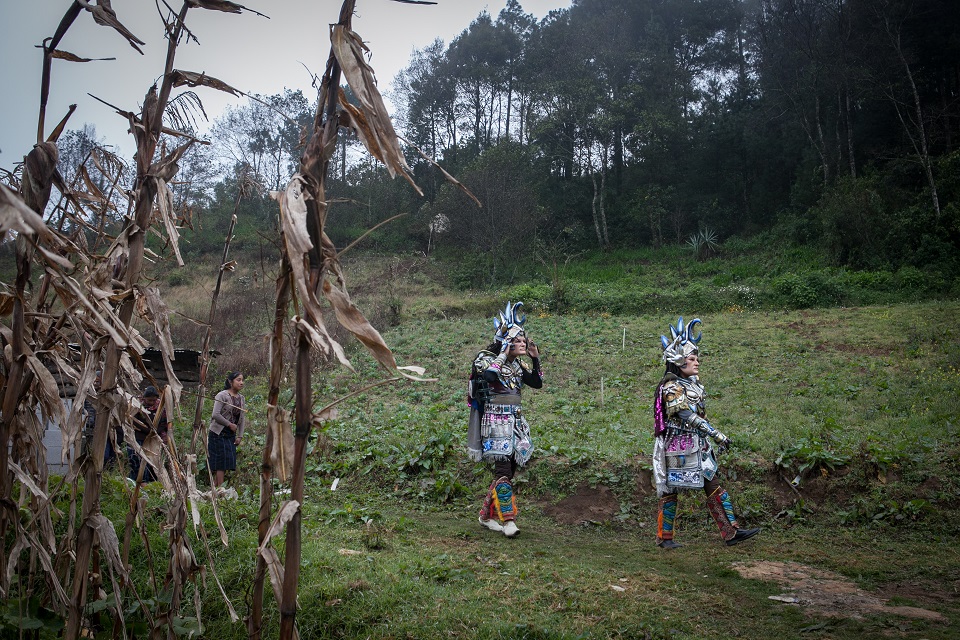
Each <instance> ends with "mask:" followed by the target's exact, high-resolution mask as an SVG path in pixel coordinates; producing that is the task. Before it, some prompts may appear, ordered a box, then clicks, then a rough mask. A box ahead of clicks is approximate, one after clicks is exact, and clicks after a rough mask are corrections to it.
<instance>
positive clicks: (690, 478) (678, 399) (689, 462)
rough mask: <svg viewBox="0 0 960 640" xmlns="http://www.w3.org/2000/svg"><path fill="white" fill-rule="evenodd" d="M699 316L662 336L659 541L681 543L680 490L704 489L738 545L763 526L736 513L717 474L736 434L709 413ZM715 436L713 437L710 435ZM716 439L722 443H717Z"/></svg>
mask: <svg viewBox="0 0 960 640" xmlns="http://www.w3.org/2000/svg"><path fill="white" fill-rule="evenodd" d="M698 324H701V322H700V320H699V319H695V320H692V321H691V322H690V323H689V324H687V325H684V324H683V318H682V317H681V318H680V319H679V320H678V321H677V324H676V326H673V325H671V326H670V338H669V339H668V338H667V337H666V336H660V342H661V345H662V347H663V362H664V363H666V367H667V370H666V371H665V372H664V375H663V378H662V379H661V380H660V384H659V385H658V386H657V394H656V397H655V398H654V423H655V428H654V434H653V435H654V444H653V478H654V481H655V482H656V485H657V496H658V497H659V498H660V512H659V514H658V517H657V545H658V546H659V547H661V548H663V549H676V548H677V547H680V546H681V545H680V544H678V543H676V542H674V540H673V529H674V520H675V519H676V515H677V492H678V491H680V490H684V489H701V488H702V489H703V492H704V493H705V494H706V496H707V509H708V510H709V511H710V515H711V516H713V519H714V521H715V522H716V523H717V528H719V529H720V536H721V537H722V538H723V540H724V542H725V543H726V544H727V545H735V544H739V543H740V542H743V541H744V540H747V539H749V538H752V537H753V536H755V535H757V534H758V533H760V529H759V528H757V529H741V528H740V525H739V524H738V523H737V518H736V516H735V515H734V513H733V504H732V503H731V501H730V496H729V495H728V494H727V492H726V491H724V490H723V487H721V486H720V481H719V480H718V479H717V469H718V465H717V458H716V455H715V453H714V452H715V451H721V452H722V451H725V450H726V449H728V448H729V447H730V438H728V437H727V436H725V435H723V434H722V433H720V431H718V430H717V429H716V428H714V427H713V425H711V424H710V423H709V422H707V418H706V415H707V414H706V395H707V394H706V391H705V390H704V388H703V385H702V384H700V349H699V347H698V346H697V345H698V344H699V342H700V339H701V338H702V337H703V334H702V333H701V332H698V333H697V335H696V336H694V335H693V329H694V327H696V326H697V325H698ZM711 440H712V441H713V443H711V442H710V441H711ZM714 445H716V449H715V448H714Z"/></svg>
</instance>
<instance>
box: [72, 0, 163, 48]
mask: <svg viewBox="0 0 960 640" xmlns="http://www.w3.org/2000/svg"><path fill="white" fill-rule="evenodd" d="M75 1H76V3H77V4H79V5H80V6H81V7H83V8H84V9H86V10H87V11H89V12H90V13H91V14H93V21H94V22H96V23H97V24H99V25H103V26H105V27H111V28H113V29H114V30H115V31H116V32H117V33H119V34H120V35H121V36H123V37H124V38H126V39H127V42H128V43H129V44H130V46H131V47H133V48H134V49H136V50H137V51H138V52H139V53H141V54H142V53H143V50H142V49H140V47H138V46H137V45H138V44H139V45H142V44H146V43H145V42H144V41H143V40H141V39H140V38H138V37H137V36H135V35H133V33H131V32H130V30H129V29H127V28H126V27H125V26H123V25H122V24H121V23H120V21H119V20H118V19H117V12H116V11H114V10H113V7H111V6H110V0H97V4H96V5H93V4H91V3H89V2H87V1H86V0H75Z"/></svg>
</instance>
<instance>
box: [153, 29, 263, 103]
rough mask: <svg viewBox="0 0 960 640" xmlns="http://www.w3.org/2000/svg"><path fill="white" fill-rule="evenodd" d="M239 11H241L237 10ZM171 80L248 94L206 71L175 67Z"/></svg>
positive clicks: (237, 94)
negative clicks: (183, 69)
mask: <svg viewBox="0 0 960 640" xmlns="http://www.w3.org/2000/svg"><path fill="white" fill-rule="evenodd" d="M237 13H239V11H238V12H237ZM170 80H171V82H173V86H174V87H183V86H187V87H200V86H203V87H210V88H211V89H216V90H217V91H223V92H225V93H229V94H230V95H234V96H237V97H238V98H239V97H240V96H242V95H246V94H245V93H243V91H240V90H238V89H234V88H233V87H231V86H230V85H228V84H227V83H226V82H224V81H223V80H217V79H216V78H214V77H213V76H208V75H207V74H205V73H196V72H195V71H182V70H180V69H174V70H173V71H171V72H170Z"/></svg>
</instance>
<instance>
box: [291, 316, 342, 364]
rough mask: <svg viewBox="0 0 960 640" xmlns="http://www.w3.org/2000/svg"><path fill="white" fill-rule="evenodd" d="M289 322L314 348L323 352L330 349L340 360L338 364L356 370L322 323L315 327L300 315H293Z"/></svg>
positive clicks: (327, 351) (325, 352) (327, 352)
mask: <svg viewBox="0 0 960 640" xmlns="http://www.w3.org/2000/svg"><path fill="white" fill-rule="evenodd" d="M291 322H292V323H293V327H294V329H296V330H297V331H299V332H301V333H302V334H303V335H304V336H305V337H306V338H307V341H308V342H310V345H311V346H312V347H313V348H314V349H317V350H318V351H320V352H321V353H324V354H329V353H330V349H332V350H333V352H334V353H335V354H336V356H337V359H338V360H339V361H340V364H342V365H343V366H345V367H346V368H347V369H350V371H356V370H355V369H354V368H353V365H352V364H350V361H349V360H347V356H346V354H345V353H344V352H343V347H341V346H340V343H339V342H337V341H336V340H334V339H333V338H331V337H330V334H328V333H327V329H326V327H324V325H323V324H322V323H321V324H320V326H319V327H317V326H316V325H315V324H313V323H312V322H308V321H307V320H304V319H303V318H302V317H300V316H294V317H293V319H292V320H291Z"/></svg>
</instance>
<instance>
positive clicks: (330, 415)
mask: <svg viewBox="0 0 960 640" xmlns="http://www.w3.org/2000/svg"><path fill="white" fill-rule="evenodd" d="M398 379H399V378H398ZM338 414H339V411H337V408H336V407H328V408H326V409H323V410H321V411H318V412H317V413H315V414H313V420H312V424H313V427H314V428H315V429H320V428H321V427H322V426H323V423H324V422H330V421H331V420H336V419H337V415H338Z"/></svg>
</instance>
